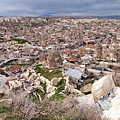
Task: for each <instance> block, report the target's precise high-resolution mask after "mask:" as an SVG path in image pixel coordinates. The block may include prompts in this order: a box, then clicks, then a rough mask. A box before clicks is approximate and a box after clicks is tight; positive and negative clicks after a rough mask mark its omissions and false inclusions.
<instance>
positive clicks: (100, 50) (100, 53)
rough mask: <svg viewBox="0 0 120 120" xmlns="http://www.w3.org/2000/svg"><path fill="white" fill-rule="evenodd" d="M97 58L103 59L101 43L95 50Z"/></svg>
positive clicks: (98, 43)
mask: <svg viewBox="0 0 120 120" xmlns="http://www.w3.org/2000/svg"><path fill="white" fill-rule="evenodd" d="M95 58H96V59H101V58H102V45H101V44H100V42H97V44H96V48H95Z"/></svg>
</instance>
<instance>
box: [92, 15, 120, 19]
mask: <svg viewBox="0 0 120 120" xmlns="http://www.w3.org/2000/svg"><path fill="white" fill-rule="evenodd" d="M92 17H93V18H107V19H120V15H112V16H92Z"/></svg>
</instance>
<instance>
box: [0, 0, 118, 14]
mask: <svg viewBox="0 0 120 120" xmlns="http://www.w3.org/2000/svg"><path fill="white" fill-rule="evenodd" d="M109 15H120V0H0V16H109Z"/></svg>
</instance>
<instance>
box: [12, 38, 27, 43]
mask: <svg viewBox="0 0 120 120" xmlns="http://www.w3.org/2000/svg"><path fill="white" fill-rule="evenodd" d="M12 40H14V41H17V42H18V43H19V44H23V43H26V42H28V41H27V40H25V39H20V38H13V39H12Z"/></svg>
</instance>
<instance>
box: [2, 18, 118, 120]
mask: <svg viewBox="0 0 120 120" xmlns="http://www.w3.org/2000/svg"><path fill="white" fill-rule="evenodd" d="M119 26H120V20H119V19H118V20H117V19H105V18H103V19H99V18H92V17H83V18H74V17H2V16H1V17H0V94H1V95H3V96H2V97H1V101H0V102H3V101H8V102H11V101H13V98H12V97H11V96H10V95H8V94H11V93H14V95H15V96H17V95H18V94H21V93H22V94H24V95H26V96H30V95H31V96H32V97H31V98H32V99H34V100H36V101H37V102H38V101H39V103H42V102H43V101H44V100H45V99H49V100H51V101H54V100H61V99H64V98H66V97H67V96H69V95H72V97H73V96H74V97H75V98H76V100H77V101H78V102H79V103H82V102H81V101H85V103H83V104H88V102H90V101H89V99H90V98H91V96H93V100H91V102H92V103H90V104H93V103H94V107H95V108H97V109H102V111H103V112H104V114H105V115H106V116H110V115H111V114H112V112H111V111H112V110H111V109H112V108H113V109H115V108H116V109H120V107H119V106H120V103H116V101H115V102H114V99H117V100H119V98H118V97H119V95H120V93H119V92H120V88H119V87H120V28H119ZM100 81H102V82H101V83H99V82H100ZM97 82H98V83H97ZM109 83H110V84H109ZM104 85H105V86H104ZM96 86H97V87H98V86H99V89H101V91H102V92H103V91H106V92H104V93H100V91H99V93H100V94H99V93H97V89H98V88H96ZM107 88H109V89H107ZM113 91H114V92H113ZM96 94H97V95H96ZM98 94H99V95H98ZM105 97H107V98H106V99H105ZM84 99H88V101H86V100H84ZM108 99H113V101H112V100H111V101H112V102H108ZM115 103H116V104H115ZM98 106H99V107H98ZM110 110H111V111H110ZM116 114H120V112H118V111H117V112H116ZM116 114H115V113H114V115H116ZM114 115H113V116H114ZM111 117H112V115H111ZM117 117H119V118H120V115H118V116H117ZM29 119H31V118H29Z"/></svg>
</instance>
